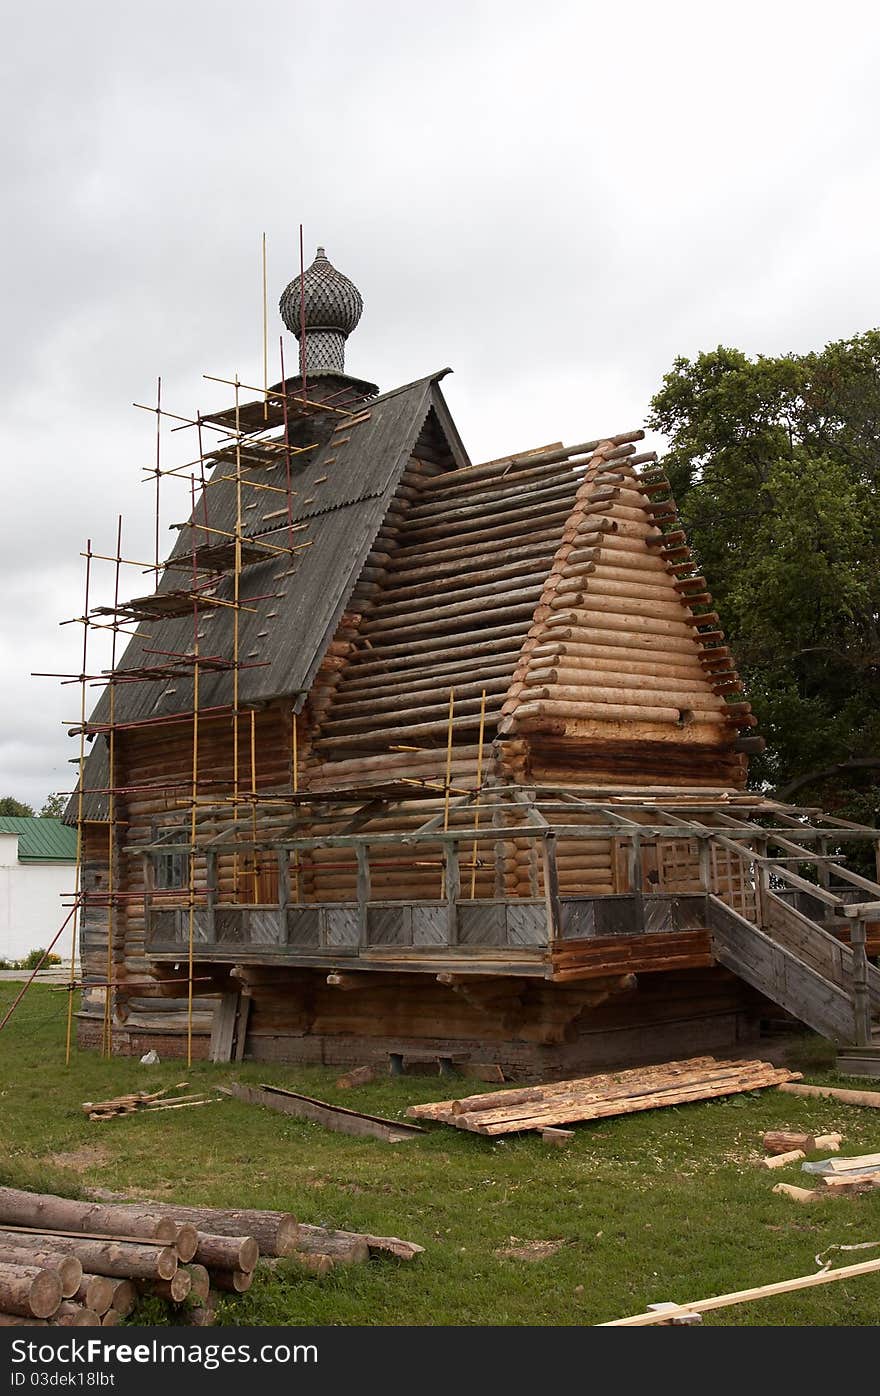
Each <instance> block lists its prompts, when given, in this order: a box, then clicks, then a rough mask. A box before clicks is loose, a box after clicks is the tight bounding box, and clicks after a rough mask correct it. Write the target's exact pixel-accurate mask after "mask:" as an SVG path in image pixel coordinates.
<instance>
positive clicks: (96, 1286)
mask: <svg viewBox="0 0 880 1396" xmlns="http://www.w3.org/2000/svg"><path fill="white" fill-rule="evenodd" d="M422 1250H423V1247H422V1246H418V1245H416V1244H415V1242H413V1241H403V1240H401V1239H400V1238H399V1237H397V1236H372V1235H366V1234H361V1233H360V1232H354V1231H335V1230H332V1229H328V1228H326V1227H321V1226H308V1225H305V1224H300V1223H299V1222H297V1220H296V1218H295V1217H293V1216H292V1215H291V1214H290V1213H289V1212H271V1211H260V1210H257V1209H239V1208H227V1209H223V1208H217V1207H183V1206H175V1205H172V1204H165V1203H158V1202H138V1203H120V1202H117V1201H104V1200H103V1198H102V1200H101V1201H87V1202H78V1201H73V1200H71V1199H70V1198H66V1197H54V1196H52V1195H50V1194H48V1193H32V1192H24V1191H20V1190H18V1189H16V1188H0V1327H8V1326H11V1325H18V1324H26V1325H33V1324H38V1325H51V1326H56V1325H57V1326H65V1327H67V1326H77V1327H83V1326H87V1325H96V1324H101V1325H103V1326H109V1325H111V1324H117V1323H120V1322H121V1321H122V1319H124V1318H126V1317H127V1316H128V1315H129V1314H130V1313H131V1312H132V1311H133V1309H134V1308H135V1305H136V1304H137V1303H138V1300H139V1299H140V1298H141V1297H146V1296H150V1297H153V1298H157V1299H161V1300H163V1301H164V1302H165V1303H167V1304H168V1305H169V1306H170V1311H171V1313H172V1315H173V1316H174V1318H173V1321H174V1322H178V1323H179V1322H187V1323H193V1324H199V1325H205V1324H211V1323H213V1322H214V1319H215V1314H216V1305H217V1301H218V1298H219V1297H221V1296H222V1295H223V1294H224V1293H225V1294H243V1293H245V1292H246V1291H247V1290H249V1289H250V1287H251V1285H252V1283H253V1279H254V1273H255V1270H256V1266H257V1261H258V1260H259V1258H260V1257H261V1256H262V1257H264V1258H265V1259H266V1263H267V1264H268V1265H273V1264H274V1263H275V1262H276V1261H278V1260H281V1259H284V1260H287V1261H290V1262H291V1263H292V1264H294V1265H298V1266H299V1267H300V1268H301V1269H302V1271H303V1272H304V1273H308V1274H315V1275H325V1274H327V1273H328V1272H329V1271H330V1270H332V1269H333V1268H334V1267H335V1266H336V1265H356V1264H361V1263H363V1262H364V1261H367V1260H369V1258H370V1256H371V1255H391V1256H394V1257H395V1258H396V1259H398V1260H413V1259H414V1258H415V1256H417V1255H418V1254H420V1252H421V1251H422ZM183 1306H185V1307H183Z"/></svg>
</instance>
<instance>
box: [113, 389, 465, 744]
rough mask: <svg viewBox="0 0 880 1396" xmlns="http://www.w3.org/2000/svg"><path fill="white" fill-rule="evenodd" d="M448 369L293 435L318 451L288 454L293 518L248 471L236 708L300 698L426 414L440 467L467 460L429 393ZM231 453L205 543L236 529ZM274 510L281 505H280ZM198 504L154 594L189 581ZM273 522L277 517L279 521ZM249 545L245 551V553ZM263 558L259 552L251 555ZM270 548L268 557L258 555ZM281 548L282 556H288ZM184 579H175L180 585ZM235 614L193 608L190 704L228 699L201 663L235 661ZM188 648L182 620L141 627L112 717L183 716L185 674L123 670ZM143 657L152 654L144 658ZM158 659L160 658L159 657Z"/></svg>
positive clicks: (222, 681)
mask: <svg viewBox="0 0 880 1396" xmlns="http://www.w3.org/2000/svg"><path fill="white" fill-rule="evenodd" d="M448 371H449V370H443V371H442V372H440V373H435V374H432V375H431V376H430V377H428V378H423V379H420V380H418V381H417V382H415V383H411V384H407V385H406V386H405V387H402V388H397V389H395V390H394V391H393V392H388V393H384V394H382V395H381V396H380V397H376V398H373V399H371V400H370V401H368V402H366V403H364V405H363V408H362V409H358V412H357V415H356V416H355V417H353V418H342V419H339V418H337V419H335V421H337V422H339V425H338V426H335V425H334V419H333V418H329V419H321V420H319V421H318V422H317V423H315V422H313V421H311V420H310V421H309V422H308V424H307V425H304V426H302V427H301V428H300V431H301V434H303V436H304V439H305V440H306V441H308V442H309V443H311V442H313V441H314V440H315V438H316V437H317V438H318V444H317V449H310V450H305V451H303V453H302V454H294V455H293V457H292V490H293V500H292V510H291V518H290V519H288V514H287V508H286V501H285V500H284V498H283V495H282V494H281V493H278V492H272V491H268V492H267V491H264V490H260V489H259V485H260V484H267V483H272V484H273V486H276V487H277V488H280V486H281V485H282V483H283V475H281V477H280V478H279V476H278V472H280V470H281V467H280V466H275V467H274V469H275V470H276V474H275V475H272V474H269V473H268V471H269V470H272V469H273V467H272V466H269V467H268V469H267V470H262V471H260V472H258V473H257V474H256V475H254V476H253V477H252V478H254V479H255V481H256V485H257V488H256V489H250V488H248V486H247V485H245V486H244V496H245V504H244V510H243V520H244V521H243V532H244V535H245V538H246V540H247V542H248V544H249V545H250V546H252V548H253V552H250V553H248V555H249V556H255V557H261V556H262V557H265V559H266V560H265V561H263V560H259V561H254V562H250V563H249V564H248V565H246V566H245V567H244V568H243V570H242V573H241V585H240V593H239V595H240V601H241V610H240V612H239V658H240V662H241V666H242V667H241V671H240V675H239V701H240V702H241V703H243V704H249V703H255V702H262V701H265V700H267V699H269V698H274V697H278V696H279V695H287V694H290V695H300V702H301V701H302V700H303V699H304V697H305V694H306V693H307V692H308V689H309V686H310V684H311V680H312V677H313V675H314V673H315V670H316V668H317V667H318V665H319V664H320V661H321V658H322V657H323V654H324V650H325V649H326V646H327V645H328V644H329V642H330V640H331V638H332V636H333V632H334V630H335V628H336V626H337V624H338V622H339V619H340V617H341V615H342V613H343V611H344V608H345V604H346V601H347V599H348V596H349V594H350V593H351V590H352V588H353V586H354V584H355V582H356V581H357V578H358V575H359V573H360V571H361V568H362V567H363V565H364V561H365V559H366V556H367V553H368V552H369V550H370V547H371V546H372V543H373V540H374V539H375V537H376V534H377V532H378V531H379V528H380V527H381V525H382V521H383V520H384V518H385V515H386V513H387V510H388V505H389V504H390V502H391V498H392V496H393V494H394V491H395V489H396V488H397V485H398V483H399V480H400V477H401V475H402V474H403V471H404V470H405V468H406V464H407V461H408V460H409V458H410V456H411V454H412V452H413V449H414V447H415V446H416V443H417V441H418V438H419V436H420V434H421V432H422V430H423V428H424V427H425V424H426V421H427V420H428V418H429V416H430V415H431V414H433V419H434V420H435V421H436V422H438V423H439V424H441V428H442V429H443V431H444V436H445V438H446V445H447V447H448V451H449V456H450V464H452V463H453V461H457V462H458V463H462V464H467V463H468V461H467V456H466V454H465V453H464V448H463V446H462V445H461V442H460V440H459V438H458V435H457V433H456V432H455V430H454V427H452V424H451V417H450V416H449V412H448V409H447V407H446V404H445V402H444V400H443V395H442V393H441V391H440V388H439V379H440V378H441V377H443V376H444V374H445V373H446V372H448ZM233 456H234V452H233V451H230V450H227V451H226V452H224V453H223V454H222V456H221V457H220V458H219V460H218V463H217V465H216V466H215V467H214V469H213V471H212V474H211V476H210V483H209V487H208V488H207V490H206V492H205V499H206V501H207V510H208V527H209V529H210V530H211V532H209V533H208V534H207V537H208V539H209V540H211V541H213V540H215V539H216V538H217V537H221V538H228V537H229V536H230V535H231V532H232V530H233V529H234V527H235V519H236V510H237V505H236V485H235V479H234V468H233V467H232V466H231V465H230V460H231V459H232V458H233ZM282 504H283V505H284V507H281V506H282ZM203 508H204V503H203V502H201V501H200V502H197V504H196V510H195V516H194V519H195V525H196V527H195V529H193V528H192V527H191V526H185V527H183V528H182V529H181V530H180V536H179V538H178V541H177V544H176V546H175V547H174V549H173V551H172V553H171V558H170V560H169V561H170V562H173V561H178V562H179V563H180V566H179V568H178V569H174V568H173V567H171V566H167V567H166V570H165V571H164V573H163V575H162V578H161V580H160V583H159V587H158V591H159V593H160V594H162V593H168V592H171V591H174V590H175V589H176V588H178V589H179V588H180V587H181V586H182V585H183V586H186V585H187V579H186V568H187V565H188V564H187V559H188V558H190V557H191V555H192V551H193V546H194V545H195V547H197V548H198V547H201V546H203V545H204V543H205V538H206V533H205V530H204V528H203V527H201V524H202V522H203V512H202V511H203ZM279 515H282V516H283V517H281V518H279ZM251 540H253V543H252V545H251ZM261 546H262V547H263V548H264V552H263V553H262V554H261V553H260V552H259V549H260V547H261ZM267 547H268V549H271V551H266V550H265V549H266V548H267ZM288 549H290V551H288ZM181 578H183V581H181ZM215 595H216V597H217V599H218V600H220V601H226V602H227V603H228V602H230V601H231V600H232V598H233V581H232V577H231V576H230V575H226V576H224V577H223V578H222V579H221V580H220V581H219V583H218V585H217V588H216V592H215ZM232 632H233V608H232V607H231V606H230V605H228V604H227V605H225V606H210V607H209V606H207V605H206V606H203V607H202V608H201V609H200V636H199V647H200V654H201V655H202V656H205V657H206V663H205V665H204V667H203V670H202V673H201V676H200V686H199V705H200V707H205V708H207V707H212V706H219V705H224V704H228V703H229V702H231V699H232V679H231V674H230V672H229V670H228V669H226V670H222V669H221V670H218V671H217V672H211V669H210V662H209V659H208V657H209V656H220V657H223V658H225V659H229V658H230V657H231V656H232V653H233V634H232ZM192 648H193V620H192V612H191V610H190V613H189V614H188V615H182V616H179V617H176V618H174V617H172V618H168V619H165V620H159V621H156V622H152V623H149V624H142V625H141V626H140V627H139V629H138V633H137V635H136V636H135V638H133V639H132V640H131V641H130V643H129V645H128V646H127V648H126V650H125V653H124V655H123V657H122V659H121V661H120V662H119V664H118V666H117V674H118V676H119V677H120V679H121V680H122V682H120V683H119V684H118V685H117V686H116V698H115V721H116V722H117V723H124V722H132V721H141V720H144V719H148V718H151V717H162V716H168V715H171V714H175V713H188V712H190V711H191V710H192V706H193V685H192V680H191V678H190V677H189V675H188V673H186V672H185V667H186V666H181V668H182V669H183V670H184V672H182V673H181V674H179V675H178V676H173V677H170V678H169V680H168V682H167V683H162V682H143V681H126V680H125V674H126V670H137V669H139V668H140V667H141V666H145V665H156V664H160V663H161V662H162V660H161V657H160V655H161V652H162V651H164V652H165V653H166V654H183V653H187V652H190V651H191V650H192ZM151 651H152V653H150V652H151ZM157 652H158V654H157ZM108 716H109V702H108V697H107V694H106V693H105V694H104V695H103V697H102V698H101V700H100V702H99V703H98V704H97V706H96V709H95V712H94V715H93V720H94V721H95V722H105V721H106V720H107V718H108Z"/></svg>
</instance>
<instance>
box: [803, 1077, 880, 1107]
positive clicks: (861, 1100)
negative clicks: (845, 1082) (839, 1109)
mask: <svg viewBox="0 0 880 1396" xmlns="http://www.w3.org/2000/svg"><path fill="white" fill-rule="evenodd" d="M779 1090H780V1091H784V1092H785V1094H786V1095H803V1096H815V1097H816V1098H817V1099H820V1100H822V1099H825V1100H841V1101H843V1103H844V1105H866V1106H868V1107H869V1108H870V1109H872V1110H880V1091H851V1090H848V1089H842V1088H841V1087H840V1086H806V1085H804V1083H803V1082H802V1081H797V1082H794V1081H785V1082H783V1083H782V1084H781V1085H780V1086H779Z"/></svg>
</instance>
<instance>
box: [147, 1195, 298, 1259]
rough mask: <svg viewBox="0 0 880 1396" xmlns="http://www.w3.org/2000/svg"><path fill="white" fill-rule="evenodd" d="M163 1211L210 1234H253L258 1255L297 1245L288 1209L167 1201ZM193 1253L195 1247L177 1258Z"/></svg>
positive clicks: (283, 1251)
mask: <svg viewBox="0 0 880 1396" xmlns="http://www.w3.org/2000/svg"><path fill="white" fill-rule="evenodd" d="M156 1205H157V1206H158V1205H159V1204H158V1203H157V1204H156ZM162 1211H163V1213H164V1214H165V1216H167V1217H171V1218H172V1219H173V1220H174V1221H175V1222H176V1223H178V1225H181V1224H188V1225H189V1226H192V1227H195V1228H196V1230H198V1231H203V1232H207V1233H209V1234H210V1235H212V1236H252V1237H253V1238H254V1240H255V1241H256V1242H257V1244H258V1246H259V1248H260V1254H261V1255H287V1254H288V1253H289V1252H290V1251H291V1250H293V1249H294V1247H295V1245H296V1236H297V1220H296V1217H295V1216H293V1214H292V1213H291V1212H266V1211H260V1210H259V1209H256V1208H241V1209H235V1208H222V1207H219V1208H218V1207H186V1206H178V1205H177V1204H167V1203H162ZM197 1244H198V1243H197ZM194 1255H195V1250H193V1252H192V1253H191V1255H189V1256H181V1257H180V1258H181V1260H182V1261H188V1260H191V1259H192V1257H193V1256H194Z"/></svg>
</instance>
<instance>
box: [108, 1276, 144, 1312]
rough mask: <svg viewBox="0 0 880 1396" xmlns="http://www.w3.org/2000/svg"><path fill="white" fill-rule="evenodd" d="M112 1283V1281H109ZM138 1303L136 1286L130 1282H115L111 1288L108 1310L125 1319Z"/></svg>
mask: <svg viewBox="0 0 880 1396" xmlns="http://www.w3.org/2000/svg"><path fill="white" fill-rule="evenodd" d="M111 1283H112V1281H111ZM137 1301H138V1292H137V1286H136V1285H134V1284H133V1283H132V1281H131V1280H117V1281H116V1282H115V1284H114V1288H113V1298H112V1300H111V1303H110V1308H111V1309H115V1310H116V1312H117V1313H118V1314H121V1315H122V1317H123V1318H127V1317H128V1315H129V1314H130V1313H131V1312H132V1310H133V1309H134V1307H135V1305H136V1304H137Z"/></svg>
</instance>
